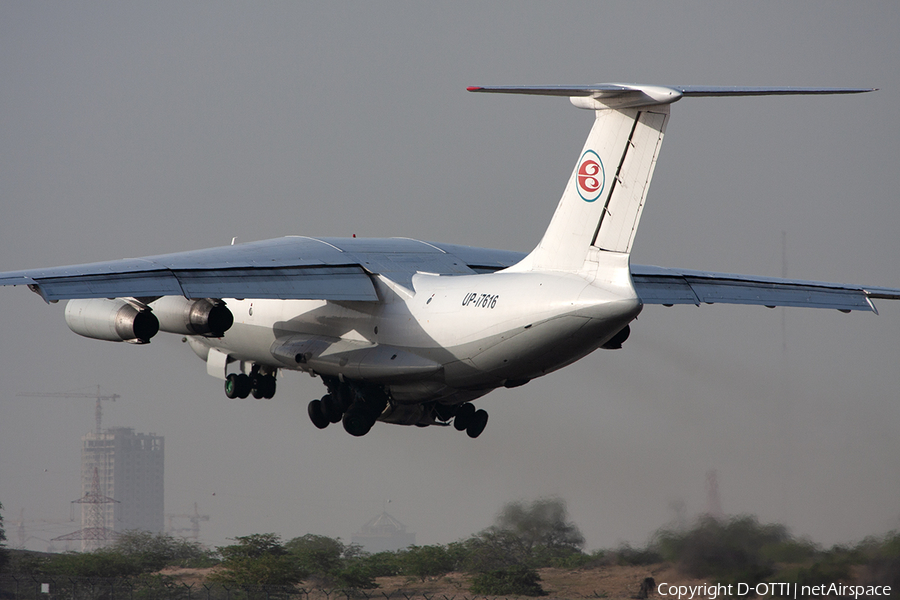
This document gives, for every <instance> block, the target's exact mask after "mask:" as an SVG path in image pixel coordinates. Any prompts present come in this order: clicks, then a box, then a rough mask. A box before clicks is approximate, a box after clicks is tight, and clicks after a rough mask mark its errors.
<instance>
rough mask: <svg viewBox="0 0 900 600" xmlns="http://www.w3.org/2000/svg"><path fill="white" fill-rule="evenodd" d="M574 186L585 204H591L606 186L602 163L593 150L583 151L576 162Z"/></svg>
mask: <svg viewBox="0 0 900 600" xmlns="http://www.w3.org/2000/svg"><path fill="white" fill-rule="evenodd" d="M576 173H577V176H576V180H577V183H576V186H577V188H578V195H579V196H581V199H582V200H584V201H585V202H593V201H594V200H596V199H597V198H599V197H600V194H602V193H603V186H604V185H605V184H606V172H605V171H604V170H603V161H602V160H600V157H599V156H598V155H597V153H596V152H594V151H593V150H585V151H584V154H582V155H581V160H580V161H578V170H577V172H576Z"/></svg>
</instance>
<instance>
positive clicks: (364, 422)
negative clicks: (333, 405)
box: [343, 403, 374, 437]
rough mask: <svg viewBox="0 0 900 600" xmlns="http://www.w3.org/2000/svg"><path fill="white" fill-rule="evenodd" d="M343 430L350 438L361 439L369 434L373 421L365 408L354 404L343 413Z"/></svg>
mask: <svg viewBox="0 0 900 600" xmlns="http://www.w3.org/2000/svg"><path fill="white" fill-rule="evenodd" d="M343 421H344V430H345V431H346V432H347V433H349V434H350V435H352V436H355V437H361V436H364V435H366V434H367V433H369V430H370V429H372V425H374V421H373V420H372V418H371V417H370V416H369V415H368V413H367V411H366V408H365V407H364V406H362V405H359V404H357V403H354V404H352V405H351V406H350V408H349V409H348V410H347V412H346V413H344V418H343Z"/></svg>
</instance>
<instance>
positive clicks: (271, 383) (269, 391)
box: [263, 375, 278, 398]
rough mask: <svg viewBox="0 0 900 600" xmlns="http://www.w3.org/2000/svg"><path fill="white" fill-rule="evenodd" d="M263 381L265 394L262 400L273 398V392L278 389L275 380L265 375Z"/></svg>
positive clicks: (273, 377) (271, 376) (272, 376)
mask: <svg viewBox="0 0 900 600" xmlns="http://www.w3.org/2000/svg"><path fill="white" fill-rule="evenodd" d="M264 381H265V382H266V383H265V386H264V387H265V391H266V393H265V395H263V398H274V397H275V390H276V389H277V388H278V383H277V382H276V380H275V376H274V375H266V377H265V379H264Z"/></svg>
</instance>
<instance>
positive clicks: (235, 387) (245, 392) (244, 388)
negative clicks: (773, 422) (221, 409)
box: [225, 373, 252, 398]
mask: <svg viewBox="0 0 900 600" xmlns="http://www.w3.org/2000/svg"><path fill="white" fill-rule="evenodd" d="M251 387H252V384H251V383H250V377H249V376H248V375H245V374H244V373H231V374H229V375H228V377H226V378H225V395H226V396H228V397H229V398H246V397H247V396H249V395H250V388H251Z"/></svg>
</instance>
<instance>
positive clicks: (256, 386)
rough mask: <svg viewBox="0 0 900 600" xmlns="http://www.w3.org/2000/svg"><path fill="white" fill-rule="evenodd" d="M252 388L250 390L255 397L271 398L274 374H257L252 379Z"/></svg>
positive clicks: (273, 393)
mask: <svg viewBox="0 0 900 600" xmlns="http://www.w3.org/2000/svg"><path fill="white" fill-rule="evenodd" d="M252 381H253V390H252V391H251V392H250V393H251V394H253V397H254V398H256V399H260V398H267V399H268V398H273V397H274V396H275V376H274V375H258V376H257V377H254V378H253V379H252Z"/></svg>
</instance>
